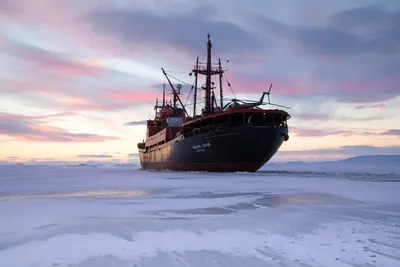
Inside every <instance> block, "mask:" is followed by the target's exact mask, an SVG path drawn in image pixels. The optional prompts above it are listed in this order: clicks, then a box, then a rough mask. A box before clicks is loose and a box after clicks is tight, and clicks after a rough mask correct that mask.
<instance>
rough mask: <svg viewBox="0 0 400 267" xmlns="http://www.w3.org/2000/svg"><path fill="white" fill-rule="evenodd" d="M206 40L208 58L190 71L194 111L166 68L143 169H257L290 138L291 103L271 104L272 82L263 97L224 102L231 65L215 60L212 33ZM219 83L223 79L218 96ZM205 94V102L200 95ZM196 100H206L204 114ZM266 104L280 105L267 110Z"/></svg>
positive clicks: (143, 145) (142, 150) (142, 147)
mask: <svg viewBox="0 0 400 267" xmlns="http://www.w3.org/2000/svg"><path fill="white" fill-rule="evenodd" d="M207 39H208V40H207V49H206V57H207V60H206V62H200V61H199V57H197V60H196V65H195V66H194V67H193V69H192V70H191V72H190V73H189V75H190V76H192V75H194V84H192V85H191V88H192V90H193V91H194V92H193V102H192V105H193V109H192V111H191V113H192V114H189V113H188V108H187V105H184V104H183V102H182V99H181V97H180V96H181V89H182V85H181V83H179V84H175V85H174V84H173V83H172V82H171V79H172V78H171V77H173V76H172V75H171V74H168V73H167V72H166V71H165V70H164V68H161V70H162V72H163V74H164V76H165V78H166V79H165V81H166V82H165V83H164V86H163V99H162V103H160V104H159V101H158V99H157V100H156V105H155V107H154V109H155V117H154V119H149V120H147V133H146V139H143V141H142V142H140V143H138V144H137V147H138V151H139V157H140V164H141V168H142V169H143V170H172V171H205V172H256V171H258V170H259V169H260V168H261V167H262V166H263V165H264V164H266V163H267V162H268V161H269V160H270V159H271V158H272V157H273V156H274V155H275V154H276V152H277V151H278V150H279V148H280V147H281V145H282V143H283V142H285V141H288V139H289V130H288V124H287V121H288V120H289V119H290V117H291V116H290V115H289V113H288V112H287V111H285V110H283V109H284V108H289V107H286V106H283V105H277V104H273V103H271V101H270V93H271V88H272V83H271V84H270V86H269V90H268V91H266V92H263V93H262V95H261V98H260V99H259V100H258V101H254V100H240V99H236V98H233V99H228V101H226V103H225V102H224V100H226V99H225V98H223V93H224V90H223V86H222V84H223V78H226V77H225V76H226V75H224V73H225V72H226V71H227V70H226V69H224V68H223V67H222V64H221V59H220V58H219V59H218V62H217V63H213V62H212V55H211V51H212V50H213V51H215V50H214V49H213V45H212V42H211V39H210V34H208V38H207ZM204 58H205V57H204ZM204 76H205V83H204V84H202V85H201V86H200V87H198V83H199V81H200V77H204ZM174 78H175V77H174ZM192 78H193V76H192ZM176 79H177V78H176ZM213 79H214V81H216V82H214V81H213ZM177 80H178V81H181V80H179V79H177ZM203 80H204V78H203ZM218 80H219V81H218ZM167 81H168V84H169V86H170V89H171V90H170V91H169V92H170V93H169V94H171V95H172V97H171V98H173V100H172V99H170V100H169V102H168V101H166V99H165V97H166V96H165V94H166V89H165V85H166V83H167ZM226 81H227V83H228V86H229V88H230V89H231V84H230V83H229V81H228V80H227V79H226ZM216 83H219V88H218V89H219V97H217V96H216V94H218V89H217V88H216V85H215V84H216ZM189 85H190V84H189ZM200 93H201V94H202V95H204V101H198V100H197V95H198V94H200ZM189 95H190V94H189ZM265 96H267V97H268V102H267V103H266V102H264V97H265ZM217 98H219V99H217ZM178 103H179V105H178ZM196 103H197V104H199V103H204V106H203V107H202V109H201V112H199V114H196ZM262 105H274V106H277V107H279V109H276V108H275V109H264V108H261V106H262Z"/></svg>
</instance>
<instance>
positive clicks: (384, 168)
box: [262, 155, 400, 174]
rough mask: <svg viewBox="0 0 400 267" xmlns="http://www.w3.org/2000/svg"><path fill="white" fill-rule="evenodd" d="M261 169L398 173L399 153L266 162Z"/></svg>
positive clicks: (399, 166)
mask: <svg viewBox="0 0 400 267" xmlns="http://www.w3.org/2000/svg"><path fill="white" fill-rule="evenodd" d="M262 169H263V170H270V171H317V172H342V173H343V172H357V173H382V174H383V173H396V174H400V155H367V156H358V157H351V158H347V159H342V160H336V161H317V162H316V161H314V162H312V161H311V162H310V161H309V162H304V161H291V162H282V163H278V162H275V163H267V164H265V165H264V166H263V167H262Z"/></svg>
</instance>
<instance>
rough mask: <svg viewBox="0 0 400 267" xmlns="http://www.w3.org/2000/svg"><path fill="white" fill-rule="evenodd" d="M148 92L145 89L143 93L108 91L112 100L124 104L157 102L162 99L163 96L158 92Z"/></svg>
mask: <svg viewBox="0 0 400 267" xmlns="http://www.w3.org/2000/svg"><path fill="white" fill-rule="evenodd" d="M146 91H148V90H146V89H143V90H142V91H141V92H134V91H125V90H107V93H108V95H109V96H110V98H111V99H112V100H116V101H122V102H147V101H152V102H154V101H156V99H157V98H158V99H160V97H162V96H161V94H160V93H158V92H146Z"/></svg>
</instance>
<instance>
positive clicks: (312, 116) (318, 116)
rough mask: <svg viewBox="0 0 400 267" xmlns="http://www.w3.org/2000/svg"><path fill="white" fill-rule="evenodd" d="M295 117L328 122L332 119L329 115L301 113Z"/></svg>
mask: <svg viewBox="0 0 400 267" xmlns="http://www.w3.org/2000/svg"><path fill="white" fill-rule="evenodd" d="M296 117H300V118H302V119H305V120H330V119H332V118H334V117H333V116H332V115H329V114H318V113H313V114H311V113H303V114H300V115H298V116H296Z"/></svg>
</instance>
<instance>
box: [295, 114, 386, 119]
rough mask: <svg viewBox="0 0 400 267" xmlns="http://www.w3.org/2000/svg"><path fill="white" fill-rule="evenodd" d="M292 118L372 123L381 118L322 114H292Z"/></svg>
mask: <svg viewBox="0 0 400 267" xmlns="http://www.w3.org/2000/svg"><path fill="white" fill-rule="evenodd" d="M291 115H292V117H295V118H300V119H303V120H307V121H372V120H381V119H383V117H382V116H370V117H349V116H340V115H336V114H335V113H330V114H326V113H325V114H324V113H296V112H294V113H292V114H291Z"/></svg>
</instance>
